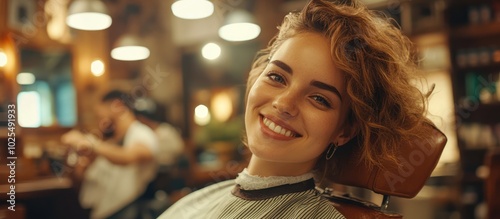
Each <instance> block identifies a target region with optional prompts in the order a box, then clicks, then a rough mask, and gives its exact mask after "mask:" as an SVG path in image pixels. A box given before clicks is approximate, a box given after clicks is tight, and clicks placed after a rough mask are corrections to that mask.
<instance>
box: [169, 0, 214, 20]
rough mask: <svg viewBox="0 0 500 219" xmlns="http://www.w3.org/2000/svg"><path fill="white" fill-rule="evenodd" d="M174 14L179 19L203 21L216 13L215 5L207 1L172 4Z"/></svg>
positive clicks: (196, 0) (188, 0)
mask: <svg viewBox="0 0 500 219" xmlns="http://www.w3.org/2000/svg"><path fill="white" fill-rule="evenodd" d="M172 13H174V15H175V16H176V17H178V18H183V19H201V18H206V17H208V16H210V15H212V14H213V13H214V5H213V4H212V2H210V1H207V0H178V1H176V2H174V3H173V4H172Z"/></svg>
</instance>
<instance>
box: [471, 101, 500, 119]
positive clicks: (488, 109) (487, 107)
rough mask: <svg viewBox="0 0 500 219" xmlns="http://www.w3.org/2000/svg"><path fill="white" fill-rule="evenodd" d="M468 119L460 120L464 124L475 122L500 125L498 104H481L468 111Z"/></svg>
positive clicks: (499, 104)
mask: <svg viewBox="0 0 500 219" xmlns="http://www.w3.org/2000/svg"><path fill="white" fill-rule="evenodd" d="M468 112H470V114H469V117H468V118H462V119H463V121H465V122H477V123H483V124H497V123H500V113H498V112H500V102H494V103H490V104H481V105H479V106H478V107H477V109H475V110H470V111H468Z"/></svg>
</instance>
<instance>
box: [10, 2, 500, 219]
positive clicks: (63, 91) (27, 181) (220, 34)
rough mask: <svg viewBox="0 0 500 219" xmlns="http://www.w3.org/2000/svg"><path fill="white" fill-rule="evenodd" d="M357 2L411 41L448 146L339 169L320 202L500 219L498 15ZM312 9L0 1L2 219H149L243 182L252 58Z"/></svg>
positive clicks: (470, 8)
mask: <svg viewBox="0 0 500 219" xmlns="http://www.w3.org/2000/svg"><path fill="white" fill-rule="evenodd" d="M331 2H337V4H346V3H345V2H346V1H341V0H339V1H331ZM342 2H344V3H342ZM360 3H361V4H363V5H365V6H366V7H367V8H369V9H370V10H374V11H376V12H377V13H378V14H381V15H383V16H385V17H387V18H390V19H391V23H392V24H393V25H394V26H395V28H397V29H399V30H400V31H401V32H402V33H403V35H404V36H406V37H407V38H408V39H409V40H410V41H411V42H412V45H413V46H414V47H415V50H416V54H417V55H418V69H419V71H418V74H420V75H419V76H420V77H422V78H423V79H424V80H423V81H425V83H426V84H429V85H430V86H432V87H433V91H432V94H431V95H430V96H429V99H428V108H427V110H428V113H427V114H426V116H427V118H428V119H429V120H430V121H432V123H433V124H434V126H435V127H436V128H437V129H438V130H440V132H441V134H444V136H446V137H445V138H444V137H442V138H440V139H437V140H435V139H434V137H433V136H425V137H423V138H424V139H431V140H429V141H436V142H438V143H439V144H440V145H439V146H437V147H436V148H434V146H433V145H431V146H429V147H427V146H422V147H420V148H419V147H418V146H417V147H413V151H411V152H408V153H406V154H403V155H401V156H400V159H401V160H403V161H406V163H405V165H402V167H401V168H399V169H398V168H394V167H389V168H392V169H389V170H384V171H385V172H384V171H383V170H381V169H380V170H379V169H377V170H376V171H367V170H366V169H364V168H363V167H362V166H353V167H346V169H347V170H349V171H345V172H350V175H349V174H346V175H349V176H343V175H341V176H339V177H338V181H336V180H335V179H334V180H333V181H331V182H330V181H329V182H326V184H325V182H323V181H322V183H323V184H325V185H326V186H323V187H322V188H323V189H318V192H320V190H321V193H322V195H324V196H325V197H326V199H327V200H329V202H331V204H332V205H333V206H335V207H336V209H337V210H339V211H340V212H342V214H344V216H345V217H346V218H402V217H404V218H407V219H412V218H415V219H416V218H418V219H421V218H430V219H434V218H435V219H445V218H449V219H476V218H477V219H486V218H488V219H494V218H497V219H498V218H500V1H499V0H361V1H360ZM306 4H308V1H306V0H271V1H269V0H149V1H140V0H5V1H0V142H1V144H0V147H1V149H0V191H1V193H0V197H1V198H0V199H2V200H1V202H0V218H11V219H25V218H26V219H29V218H55V219H57V218H76V219H79V218H82V219H85V218H141V219H149V218H157V217H158V216H160V215H161V214H162V213H163V212H165V211H166V210H167V209H168V208H169V207H170V206H172V205H174V204H175V203H176V202H177V201H179V200H181V199H182V198H183V197H186V196H188V195H189V194H191V193H193V192H195V191H197V190H200V189H203V188H205V187H207V186H210V185H212V184H215V183H218V182H222V181H226V180H231V179H234V178H236V177H237V176H238V174H239V173H240V172H241V171H242V170H243V169H244V168H246V167H247V165H248V163H249V161H250V158H251V157H252V152H251V151H250V150H249V148H248V147H247V146H246V143H245V142H246V140H245V119H246V118H245V109H246V102H245V101H246V100H247V98H249V97H248V91H247V78H248V76H249V72H250V70H251V69H252V63H253V61H254V58H255V57H256V54H257V53H258V52H259V51H260V50H261V49H264V48H266V47H267V46H268V43H269V42H270V41H271V40H272V39H273V37H274V36H275V35H276V34H277V33H278V26H280V25H281V23H282V22H283V18H284V17H285V16H286V15H287V14H289V13H290V12H294V11H300V10H301V9H302V8H304V7H305V6H306ZM85 16H87V17H85ZM82 17H83V18H82ZM238 25H240V26H238ZM426 86H427V85H426ZM426 86H423V87H426ZM425 89H427V88H422V90H425ZM125 97H126V98H125ZM117 98H124V99H120V101H121V102H120V101H118V102H116V100H117ZM106 104H108V105H106ZM110 118H113V119H110ZM127 122H128V123H127ZM131 124H133V125H134V128H136V129H137V130H136V132H134V133H130V132H127V127H132V125H131ZM137 124H140V125H137ZM262 124H264V123H262ZM124 125H125V129H124V128H123V127H124ZM283 133H284V132H282V134H283ZM118 135H120V136H118ZM129 135H130V136H129ZM133 135H134V136H133ZM292 135H293V134H292ZM117 136H118V137H117ZM132 138H135V139H138V140H136V141H139V142H140V144H139V145H140V146H137V147H136V148H134V149H130V150H128V151H127V152H126V153H125V152H124V154H125V155H124V156H125V158H123V159H122V157H118V152H116V153H115V151H114V150H116V151H118V150H125V149H124V147H128V146H126V144H127V143H125V142H127V141H129V142H131V141H132ZM82 139H83V140H82ZM82 142H83V143H82ZM411 144H413V143H412V142H402V143H401V147H404V146H405V145H411ZM149 145H155V150H154V151H155V152H152V149H151V148H152V147H150V146H149ZM103 148H104V150H103ZM106 148H112V149H113V150H107V149H106ZM335 148H336V147H335ZM144 150H146V151H147V152H144ZM436 151H437V152H436ZM334 152H335V151H334ZM434 152H436V153H437V154H438V155H437V156H434V155H435V153H434ZM120 153H121V152H120ZM336 155H337V154H334V155H333V157H334V158H335V156H336ZM338 156H340V155H338ZM433 156H434V157H433ZM106 159H108V160H109V162H108V160H106ZM103 160H105V161H103ZM344 160H349V158H347V157H346V158H344ZM350 160H353V159H350ZM115 161H116V162H115ZM118 161H120V162H118ZM122 161H123V162H122ZM98 162H101V163H105V164H104V167H106V165H108V166H107V167H106V168H107V169H106V168H105V169H106V170H96V169H92V167H93V165H94V164H95V163H98ZM134 162H135V163H134ZM131 163H133V164H131ZM137 163H139V164H137ZM146 163H147V164H148V165H146ZM353 163H355V162H345V163H344V164H345V165H346V166H348V165H350V164H353ZM429 163H430V164H429ZM149 164H151V165H149ZM337 165H339V166H341V165H342V163H339V164H337ZM94 166H95V165H94ZM133 168H135V169H133ZM137 170H139V171H137ZM134 171H135V172H134ZM391 171H392V172H391ZM134 174H135V175H134ZM118 175H119V176H118ZM120 177H121V178H120ZM90 178H92V179H93V180H95V181H96V182H99V181H101V182H102V181H104V182H105V184H106V185H101V186H99V185H97V184H95V185H94V184H92V183H88V182H87V181H90V180H92V179H90ZM363 180H365V181H363ZM120 189H124V190H126V191H127V192H120ZM115 190H116V191H115ZM129 191H132V192H129ZM106 194H107V195H106ZM334 195H335V196H336V198H335V197H333V196H334ZM124 206H126V207H127V208H124ZM110 209H111V210H110ZM120 209H121V210H120ZM123 209H129V210H130V209H132V210H131V211H123ZM188 210H189V209H188ZM188 210H187V211H188ZM349 212H351V213H349ZM117 213H120V214H121V216H117V215H118V214H117ZM358 214H359V216H351V215H358ZM348 215H349V216H348ZM361 215H363V216H361ZM201 218H204V217H201Z"/></svg>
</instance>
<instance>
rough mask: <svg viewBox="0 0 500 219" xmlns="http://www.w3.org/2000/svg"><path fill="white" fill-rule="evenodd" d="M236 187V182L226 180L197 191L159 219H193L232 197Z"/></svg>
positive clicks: (169, 209) (181, 200) (175, 204)
mask: <svg viewBox="0 0 500 219" xmlns="http://www.w3.org/2000/svg"><path fill="white" fill-rule="evenodd" d="M234 185H235V182H234V180H226V181H222V182H219V183H215V184H212V185H209V186H207V187H204V188H202V189H199V190H196V191H194V192H192V193H190V194H189V195H187V196H185V197H184V198H182V199H180V200H179V201H177V202H176V203H174V205H172V206H171V207H170V208H168V209H167V210H166V211H165V212H164V213H163V214H162V215H160V217H159V219H162V218H193V216H194V215H197V214H198V213H197V212H206V211H207V210H208V209H212V208H214V206H216V205H217V203H218V202H219V201H220V200H223V199H224V198H225V197H227V196H230V195H231V189H232V188H233V187H234ZM192 214H194V215H192ZM198 216H199V215H198Z"/></svg>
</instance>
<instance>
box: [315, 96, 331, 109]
mask: <svg viewBox="0 0 500 219" xmlns="http://www.w3.org/2000/svg"><path fill="white" fill-rule="evenodd" d="M312 99H313V100H314V101H316V102H317V103H319V104H321V105H323V106H325V107H327V108H331V107H332V105H331V104H330V102H328V100H326V99H325V98H324V97H322V96H313V97H312Z"/></svg>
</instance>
